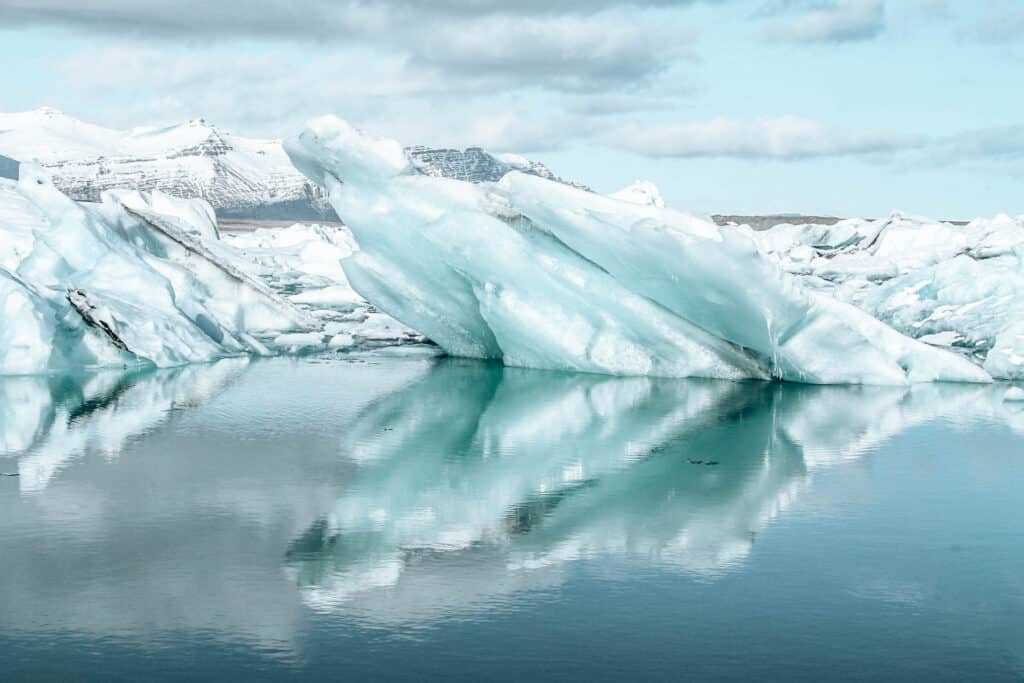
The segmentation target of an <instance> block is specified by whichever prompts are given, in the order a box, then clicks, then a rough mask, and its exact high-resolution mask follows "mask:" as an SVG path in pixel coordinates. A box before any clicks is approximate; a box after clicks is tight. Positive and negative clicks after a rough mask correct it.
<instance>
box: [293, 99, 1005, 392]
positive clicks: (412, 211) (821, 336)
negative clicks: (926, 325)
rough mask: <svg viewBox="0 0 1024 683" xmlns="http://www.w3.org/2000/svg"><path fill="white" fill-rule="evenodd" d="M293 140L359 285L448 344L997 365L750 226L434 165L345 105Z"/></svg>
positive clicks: (525, 353)
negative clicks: (785, 253)
mask: <svg viewBox="0 0 1024 683" xmlns="http://www.w3.org/2000/svg"><path fill="white" fill-rule="evenodd" d="M285 148H286V151H287V152H288V154H289V156H290V157H291V159H292V161H293V163H294V164H295V165H296V167H297V168H298V169H299V170H300V171H302V172H303V173H305V174H306V175H307V176H308V177H309V178H310V179H311V180H312V181H313V182H315V183H317V184H318V185H320V186H322V187H323V188H324V189H325V190H326V191H327V192H328V197H329V199H330V201H331V203H332V205H333V206H334V208H335V210H336V211H337V213H338V214H339V215H340V216H341V217H342V218H343V219H344V220H345V222H346V224H347V226H348V227H349V229H350V230H351V233H352V236H353V237H354V239H355V241H356V243H357V244H358V247H359V248H358V250H357V251H354V252H353V253H352V254H351V255H350V256H348V257H346V258H345V259H344V261H343V266H344V269H345V273H346V275H347V278H348V281H349V283H350V284H351V286H352V287H353V288H354V289H355V291H356V292H358V293H359V294H360V295H361V296H363V297H364V298H365V299H366V300H368V301H369V302H370V303H371V304H373V305H374V306H375V307H377V308H379V309H380V310H381V311H384V312H385V313H387V314H389V315H391V316H392V317H394V318H395V319H397V320H398V321H400V322H401V323H403V324H405V325H408V326H409V327H411V328H413V329H415V330H418V331H419V332H421V333H423V334H424V335H426V336H427V337H428V338H430V339H431V340H433V341H434V342H436V343H437V344H438V345H440V346H441V347H442V348H443V349H444V350H445V351H446V352H448V353H449V354H451V355H455V356H466V357H471V358H481V359H494V360H500V361H502V362H503V363H504V364H505V365H509V366H520V367H532V368H541V369H561V370H574V371H582V372H593V373H603V374H612V375H648V376H667V377H705V378H718V379H767V378H779V379H784V380H790V381H797V382H805V383H817V384H882V385H902V384H909V383H915V382H927V381H958V382H988V381H991V379H992V377H991V375H990V373H989V372H986V370H985V369H983V368H982V367H979V365H978V364H976V363H975V362H972V360H971V359H970V358H967V357H964V356H963V355H959V354H956V353H953V352H950V351H949V350H946V349H941V348H936V347H933V346H930V345H928V344H925V343H923V342H920V341H917V340H915V339H912V338H911V337H909V336H907V335H906V334H903V333H901V332H900V331H898V330H897V329H895V328H894V327H892V326H890V325H888V324H886V323H884V322H882V321H880V320H878V319H877V318H876V317H874V316H872V315H870V314H869V313H867V312H865V311H864V310H862V309H860V308H858V307H857V306H855V305H853V304H851V303H849V302H846V301H843V300H840V299H839V298H837V297H834V296H832V295H831V294H830V293H828V292H822V291H818V290H816V289H814V288H812V287H809V286H806V285H805V284H804V283H803V282H801V281H800V279H799V278H798V277H795V276H794V275H793V274H791V273H789V272H786V270H785V269H784V268H782V267H781V266H780V265H779V263H778V261H777V260H776V259H775V258H772V257H771V256H769V255H767V254H765V253H763V252H762V250H761V249H759V245H758V243H757V241H756V240H755V239H753V238H752V237H751V235H750V234H749V230H748V229H744V228H737V227H719V226H716V225H715V224H714V223H713V222H711V221H709V220H707V219H703V218H699V217H697V216H693V215H690V214H687V213H684V212H680V211H676V210H672V209H668V208H663V207H661V206H658V205H657V202H641V203H636V201H635V200H634V201H623V200H622V199H619V198H616V197H605V196H601V195H598V194H596V193H593V192H587V191H585V190H581V189H578V188H574V187H570V186H567V185H564V184H560V183H557V182H553V181H550V180H547V179H544V178H540V177H537V176H533V175H528V174H524V173H521V172H518V171H514V170H513V171H511V172H509V173H508V174H506V175H505V176H504V177H503V178H502V179H501V180H500V181H498V182H484V183H479V184H470V183H466V182H460V181H457V180H452V179H446V178H436V177H428V176H424V175H422V174H420V173H419V172H418V171H417V169H416V168H415V167H414V166H411V165H410V164H409V162H408V160H407V158H406V156H405V155H404V154H403V152H402V146H401V145H400V144H399V143H398V142H397V141H394V140H388V139H381V138H375V137H372V136H369V135H366V134H364V133H362V132H360V131H358V130H356V129H355V128H353V127H352V126H350V125H349V124H348V123H346V122H344V121H342V120H340V119H338V118H335V117H323V118H319V119H315V120H313V121H311V122H310V124H309V125H308V127H307V129H306V130H305V131H303V132H302V133H301V134H300V135H298V136H297V137H295V138H292V139H290V140H287V141H286V143H285ZM629 194H630V195H631V196H630V199H635V198H633V197H632V195H633V194H634V193H629Z"/></svg>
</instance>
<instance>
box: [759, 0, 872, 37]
mask: <svg viewBox="0 0 1024 683" xmlns="http://www.w3.org/2000/svg"><path fill="white" fill-rule="evenodd" d="M754 16H755V17H756V18H771V23H770V24H769V25H768V26H767V27H766V28H765V30H764V31H763V35H764V36H765V37H766V38H768V39H769V40H773V41H779V42H792V43H849V42H856V41H863V40H870V39H872V38H875V37H877V36H878V35H880V34H881V33H882V32H883V31H884V30H885V2H884V1H883V0H831V1H829V2H816V3H810V2H807V1H806V0H803V1H801V0H778V1H776V2H773V3H768V4H766V5H762V7H761V8H760V9H759V10H758V11H757V12H755V15H754Z"/></svg>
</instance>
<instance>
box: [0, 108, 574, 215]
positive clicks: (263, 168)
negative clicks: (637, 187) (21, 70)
mask: <svg viewBox="0 0 1024 683" xmlns="http://www.w3.org/2000/svg"><path fill="white" fill-rule="evenodd" d="M0 155H5V156H6V157H12V160H11V161H10V163H7V162H5V161H4V159H3V157H0V175H5V174H6V175H7V177H13V174H14V173H15V171H16V170H17V163H16V162H14V161H13V159H19V160H22V161H36V162H38V163H39V164H41V165H42V166H43V168H44V169H45V171H46V172H47V173H48V174H50V176H51V177H52V178H53V181H54V184H55V185H56V186H57V188H59V189H60V190H61V191H62V192H64V193H65V194H67V195H68V196H70V197H71V198H73V199H77V200H80V201H98V200H99V197H100V193H102V192H103V191H104V190H110V189H134V190H140V191H147V192H148V191H152V190H160V191H162V192H165V193H167V194H169V195H172V196H175V197H182V198H187V199H193V198H200V199H205V200H206V201H208V202H210V204H211V205H212V206H213V208H214V210H215V211H216V212H217V215H218V217H220V218H253V219H282V220H337V215H336V214H335V213H334V209H333V208H331V206H330V204H329V203H328V202H327V198H326V196H325V195H324V192H323V190H322V189H321V188H319V187H317V186H316V185H315V184H313V183H312V182H310V181H309V180H308V179H307V178H306V177H305V176H303V175H302V174H301V173H299V172H298V171H297V170H296V169H295V167H294V166H293V165H292V163H291V161H290V160H289V159H288V156H287V154H285V152H284V148H283V147H282V146H281V141H280V140H259V139H253V138H245V137H241V136H239V135H235V134H233V133H230V132H228V131H225V130H223V129H221V128H218V127H217V126H214V125H212V124H209V123H207V122H206V121H204V120H203V119H198V120H194V121H189V122H188V123H185V124H181V125H177V126H170V127H167V128H135V129H131V130H113V129H110V128H104V127H102V126H96V125H93V124H89V123H84V122H82V121H79V120H77V119H75V118H73V117H71V116H68V115H67V114H64V113H63V112H60V111H57V110H56V109H51V108H48V107H44V108H42V109H36V110H34V111H29V112H21V113H14V114H0ZM406 155H407V157H408V159H409V161H410V163H411V164H412V166H413V167H414V168H416V169H417V170H418V171H419V172H421V173H423V174H425V175H429V176H439V177H447V178H457V179H459V180H467V181H470V182H483V181H496V180H499V179H500V178H501V177H502V176H503V175H505V174H506V173H508V172H509V171H511V170H519V171H522V172H524V173H529V174H531V175H536V176H540V177H542V178H548V179H549V180H557V181H560V182H567V181H564V180H562V179H561V178H558V177H557V176H556V175H555V174H554V173H552V172H551V171H550V170H549V169H548V168H547V167H546V166H544V164H541V163H539V162H536V161H531V160H529V159H526V158H524V157H521V156H518V155H500V156H495V155H492V154H490V153H488V152H486V151H484V150H483V149H480V148H479V147H470V148H468V149H465V150H456V149H430V148H427V147H409V148H407V149H406ZM568 184H571V185H575V186H577V187H583V186H581V185H579V184H578V183H568Z"/></svg>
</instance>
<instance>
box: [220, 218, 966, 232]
mask: <svg viewBox="0 0 1024 683" xmlns="http://www.w3.org/2000/svg"><path fill="white" fill-rule="evenodd" d="M711 220H713V221H714V222H715V223H716V224H717V225H730V224H736V225H749V226H750V227H751V228H753V229H754V230H769V229H771V228H773V227H775V226H776V225H782V224H784V223H790V224H793V225H805V224H810V225H835V224H836V223H838V222H839V221H842V220H846V219H845V218H838V217H836V216H740V215H724V214H714V215H713V216H711ZM941 222H942V223H949V224H951V225H967V224H968V223H969V222H970V221H941ZM296 223H301V224H302V225H323V226H327V227H338V228H340V227H343V226H344V225H345V224H344V223H341V222H339V221H311V220H261V219H255V218H254V219H246V218H222V219H220V220H219V221H217V227H218V229H220V230H223V231H225V232H252V231H254V230H259V229H261V228H266V229H270V230H275V229H280V228H288V227H291V226H293V225H295V224H296Z"/></svg>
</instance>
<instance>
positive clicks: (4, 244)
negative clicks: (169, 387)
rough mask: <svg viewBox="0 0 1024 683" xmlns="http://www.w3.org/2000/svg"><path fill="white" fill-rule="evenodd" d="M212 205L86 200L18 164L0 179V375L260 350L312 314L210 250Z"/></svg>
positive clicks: (153, 198) (149, 198)
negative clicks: (12, 174) (11, 175)
mask: <svg viewBox="0 0 1024 683" xmlns="http://www.w3.org/2000/svg"><path fill="white" fill-rule="evenodd" d="M215 237H216V225H215V222H214V216H213V211H212V208H211V207H210V206H209V205H208V204H205V203H202V202H199V201H196V200H192V201H189V200H180V199H175V198H173V197H170V196H167V195H162V194H160V193H155V194H152V195H142V194H139V193H137V192H132V191H128V192H125V191H122V192H119V193H115V192H109V193H105V194H104V195H103V197H102V203H100V204H98V205H96V206H90V207H86V206H83V205H80V204H77V203H76V202H74V201H72V200H71V199H69V198H67V197H66V196H65V195H63V194H61V192H60V191H59V190H57V189H56V188H55V187H54V186H53V184H52V183H51V182H50V180H49V179H48V178H47V177H46V175H45V174H44V173H43V172H42V171H41V170H40V169H39V168H38V167H35V166H33V165H30V164H24V165H22V167H21V178H20V180H19V181H18V182H17V183H14V182H11V181H9V180H4V181H0V302H2V303H0V374H34V373H40V372H48V371H55V370H67V369H74V368H80V367H90V366H117V365H121V366H133V365H160V366H169V365H181V364H185V363H190V362H197V361H207V360H211V359H213V358H217V357H220V356H226V355H242V354H249V353H257V354H259V353H267V348H266V346H265V345H264V344H263V343H262V342H261V341H259V339H257V337H260V336H267V335H268V334H274V333H277V332H280V331H287V330H295V329H305V328H308V327H310V326H312V325H314V323H313V322H312V321H311V320H309V318H308V316H307V315H306V314H305V313H303V312H302V311H300V310H299V309H298V308H296V307H295V306H294V305H292V304H290V303H288V302H286V301H284V300H283V299H281V298H280V297H278V296H277V295H275V294H274V293H273V292H271V291H270V290H269V289H267V288H266V287H265V286H263V285H262V284H261V283H259V282H258V281H256V280H254V279H253V278H251V277H249V276H248V275H246V274H245V273H244V272H241V271H240V270H239V269H237V268H235V267H233V266H232V265H231V263H230V262H227V261H225V260H224V259H223V258H220V257H218V256H217V255H216V254H215V253H214V252H213V251H212V250H211V248H210V247H209V246H208V240H211V239H215Z"/></svg>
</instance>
